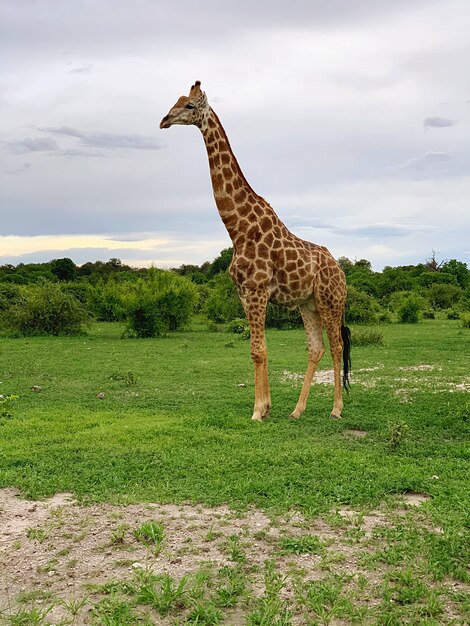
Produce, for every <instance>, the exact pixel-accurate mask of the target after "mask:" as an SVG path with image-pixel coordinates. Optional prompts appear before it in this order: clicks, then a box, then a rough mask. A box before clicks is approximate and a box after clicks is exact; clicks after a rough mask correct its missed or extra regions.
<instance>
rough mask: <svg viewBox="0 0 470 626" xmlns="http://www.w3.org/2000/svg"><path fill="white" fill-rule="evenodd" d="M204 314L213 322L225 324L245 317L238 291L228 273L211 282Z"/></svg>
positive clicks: (218, 275) (221, 274)
mask: <svg viewBox="0 0 470 626" xmlns="http://www.w3.org/2000/svg"><path fill="white" fill-rule="evenodd" d="M209 286H210V292H209V295H208V296H207V299H206V302H205V305H204V309H203V312H204V314H205V315H206V316H207V317H208V319H210V320H211V321H213V322H217V323H218V324H221V323H222V324H224V323H227V322H230V321H232V320H234V319H236V318H241V317H242V316H243V315H244V311H243V306H242V303H241V302H240V298H239V297H238V293H237V289H236V287H235V285H234V283H233V280H232V279H231V278H230V276H229V274H228V273H227V272H221V273H220V274H217V276H214V278H213V279H212V280H211V282H210V285H209Z"/></svg>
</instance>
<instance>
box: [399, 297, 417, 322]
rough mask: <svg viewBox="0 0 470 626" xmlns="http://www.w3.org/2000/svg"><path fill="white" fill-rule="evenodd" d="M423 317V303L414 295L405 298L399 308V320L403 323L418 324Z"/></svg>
mask: <svg viewBox="0 0 470 626" xmlns="http://www.w3.org/2000/svg"><path fill="white" fill-rule="evenodd" d="M420 317H421V303H420V301H419V299H418V298H416V297H415V296H414V295H411V296H408V297H407V298H405V299H404V300H403V302H402V304H401V306H400V308H399V309H398V321H400V322H401V323H402V324H417V323H418V322H419V319H420Z"/></svg>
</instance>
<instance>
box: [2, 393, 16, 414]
mask: <svg viewBox="0 0 470 626" xmlns="http://www.w3.org/2000/svg"><path fill="white" fill-rule="evenodd" d="M18 399H19V396H14V395H10V396H2V395H0V419H1V418H2V417H3V418H4V419H11V418H12V417H13V413H12V412H11V406H12V404H13V403H14V402H15V401H16V400H18Z"/></svg>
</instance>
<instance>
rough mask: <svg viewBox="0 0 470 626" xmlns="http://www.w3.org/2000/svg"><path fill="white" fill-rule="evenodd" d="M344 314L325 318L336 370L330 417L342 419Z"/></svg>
mask: <svg viewBox="0 0 470 626" xmlns="http://www.w3.org/2000/svg"><path fill="white" fill-rule="evenodd" d="M341 322H342V315H331V314H330V316H328V317H327V319H326V320H325V319H324V324H325V327H326V333H327V335H328V342H329V344H330V352H331V358H332V360H333V371H334V386H335V392H334V403H333V409H332V411H331V415H330V417H332V418H333V419H340V418H341V412H342V410H343V398H342V383H341V355H342V353H343V337H342V333H341V327H342V323H341Z"/></svg>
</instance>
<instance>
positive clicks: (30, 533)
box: [26, 528, 49, 543]
mask: <svg viewBox="0 0 470 626" xmlns="http://www.w3.org/2000/svg"><path fill="white" fill-rule="evenodd" d="M26 536H27V537H28V539H33V540H34V541H39V543H42V542H43V541H45V540H46V539H47V538H48V537H49V531H48V530H46V529H45V528H28V529H27V530H26Z"/></svg>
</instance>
